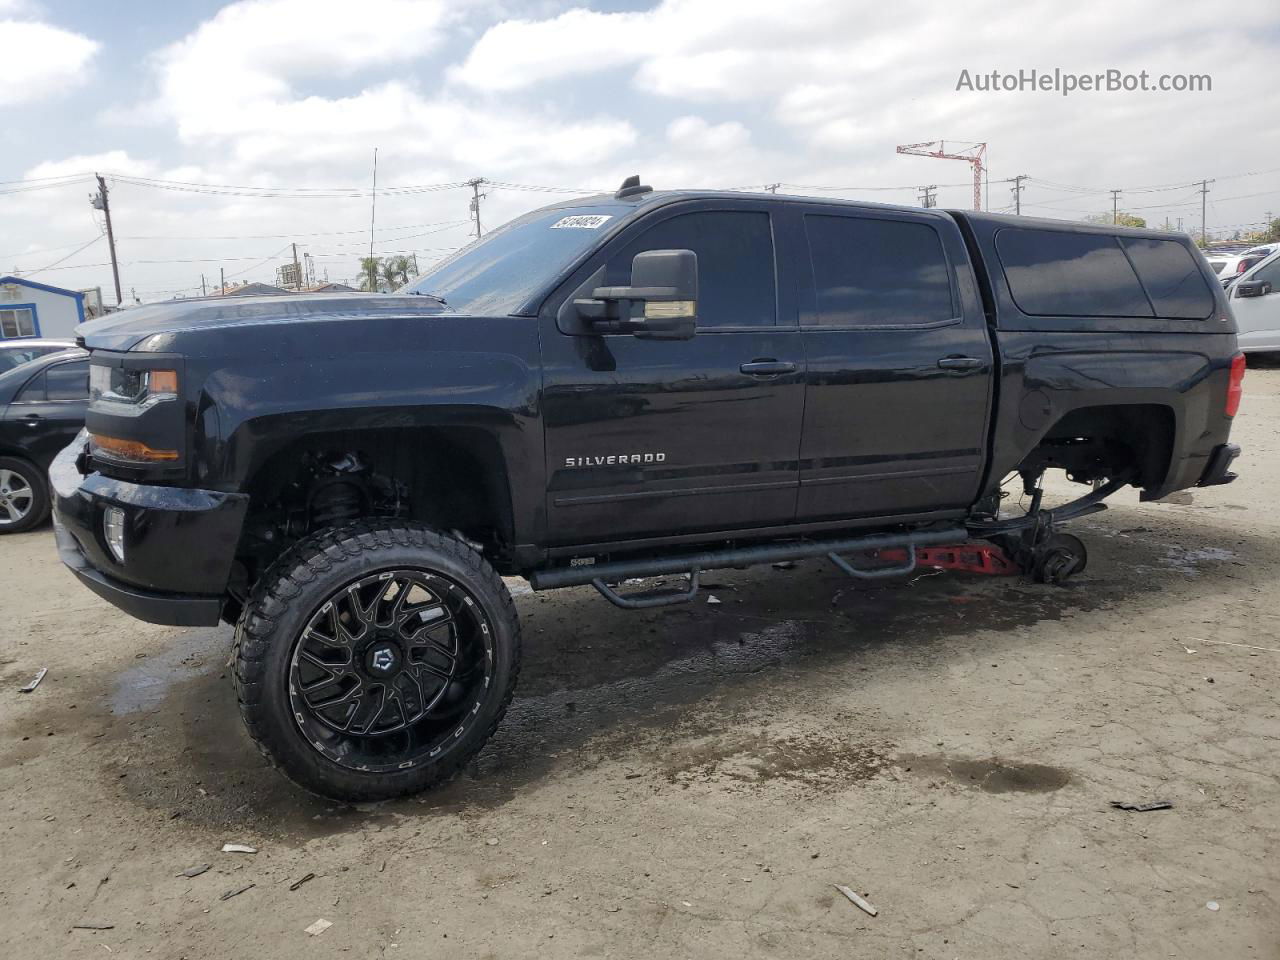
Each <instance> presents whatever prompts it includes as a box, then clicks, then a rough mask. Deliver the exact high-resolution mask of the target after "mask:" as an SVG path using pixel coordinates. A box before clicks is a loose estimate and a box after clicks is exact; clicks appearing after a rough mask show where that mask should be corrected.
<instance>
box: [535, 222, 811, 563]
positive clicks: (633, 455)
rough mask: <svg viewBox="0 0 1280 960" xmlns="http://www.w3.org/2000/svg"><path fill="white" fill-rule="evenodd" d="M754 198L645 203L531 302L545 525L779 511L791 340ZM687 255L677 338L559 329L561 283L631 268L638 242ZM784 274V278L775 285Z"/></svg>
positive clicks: (645, 523)
mask: <svg viewBox="0 0 1280 960" xmlns="http://www.w3.org/2000/svg"><path fill="white" fill-rule="evenodd" d="M770 208H771V205H770V204H769V203H768V201H747V200H742V201H739V200H722V201H712V200H698V201H690V202H684V203H677V204H670V205H667V206H663V207H659V208H658V209H656V210H654V211H653V212H652V213H650V214H648V215H647V216H645V217H643V218H642V219H640V220H638V221H637V222H636V223H634V224H631V225H630V226H629V227H628V228H627V229H626V230H624V231H623V232H622V233H620V234H619V235H618V236H616V237H614V238H613V239H612V240H611V241H610V242H609V243H608V244H607V245H606V246H605V247H604V248H603V249H602V250H601V251H600V252H599V253H597V255H596V256H595V257H594V258H592V259H591V260H590V261H589V262H588V263H587V264H585V265H584V266H583V267H582V268H581V269H580V270H578V271H577V272H575V274H574V276H573V277H571V278H570V279H569V281H567V282H566V284H564V285H563V286H562V287H561V290H560V292H559V293H558V294H557V295H556V296H553V297H552V298H550V300H549V302H548V305H547V306H546V307H545V308H544V310H543V315H542V317H541V318H540V323H541V331H542V357H543V376H544V386H543V413H544V423H545V430H546V434H545V435H546V458H547V477H548V491H547V518H548V539H549V542H550V543H552V544H557V545H565V544H574V545H580V544H602V543H608V542H616V541H622V540H627V539H634V538H668V537H679V536H680V535H684V534H690V533H696V532H705V531H719V530H726V531H728V530H734V529H742V528H746V527H765V526H769V525H771V524H783V523H790V522H791V521H792V519H793V518H794V517H795V510H796V491H797V487H798V482H799V479H798V471H797V465H796V457H797V454H798V451H799V438H800V418H801V414H802V412H803V407H804V379H803V378H804V353H803V349H802V345H801V342H800V333H799V331H798V330H797V328H796V324H795V316H796V314H795V302H794V296H793V295H792V294H790V293H788V292H787V291H788V290H790V289H791V285H790V284H785V285H780V284H779V283H778V279H777V265H776V258H775V254H774V243H773V230H772V216H773V214H772V212H771V209H770ZM673 249H674V250H692V251H694V253H696V254H697V257H698V283H699V296H698V308H697V313H698V328H697V333H696V335H695V336H694V337H693V339H691V340H682V341H656V340H639V339H636V338H635V337H632V336H630V335H604V336H602V335H597V334H587V335H583V334H580V333H567V332H565V331H564V330H563V329H561V326H560V325H558V324H557V316H556V314H557V311H558V308H559V306H560V304H561V303H563V302H564V300H565V299H566V298H571V297H574V296H577V297H584V296H589V291H584V290H581V289H579V288H581V287H582V285H583V284H584V283H586V284H587V285H588V286H594V285H595V283H594V281H593V280H592V279H591V278H593V277H595V279H596V280H598V279H599V277H598V276H596V275H597V272H598V271H599V270H600V269H601V268H603V271H604V273H603V285H606V286H608V285H615V286H617V285H627V284H629V283H630V275H631V261H632V259H633V258H634V257H635V255H636V254H637V253H640V252H642V251H646V250H673ZM784 288H785V289H784Z"/></svg>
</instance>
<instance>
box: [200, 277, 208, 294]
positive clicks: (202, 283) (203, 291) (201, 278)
mask: <svg viewBox="0 0 1280 960" xmlns="http://www.w3.org/2000/svg"><path fill="white" fill-rule="evenodd" d="M208 295H209V291H208V290H206V289H205V288H204V274H203V273H202V274H200V296H202V297H207V296H208Z"/></svg>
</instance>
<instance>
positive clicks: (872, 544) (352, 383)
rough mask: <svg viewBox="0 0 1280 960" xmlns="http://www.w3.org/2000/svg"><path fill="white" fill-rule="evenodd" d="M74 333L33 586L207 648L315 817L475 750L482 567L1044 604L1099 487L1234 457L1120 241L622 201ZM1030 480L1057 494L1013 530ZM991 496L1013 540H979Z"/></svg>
mask: <svg viewBox="0 0 1280 960" xmlns="http://www.w3.org/2000/svg"><path fill="white" fill-rule="evenodd" d="M79 329H80V332H81V333H82V335H83V338H84V341H85V342H86V343H87V345H88V346H89V347H90V349H91V350H92V359H91V371H92V372H91V380H92V384H93V388H92V397H93V399H92V401H91V403H90V405H89V411H88V415H87V417H86V428H87V429H86V433H85V435H84V436H82V437H80V438H78V439H77V441H76V442H75V443H73V444H72V445H70V446H69V447H68V448H67V449H66V450H65V451H63V452H62V453H61V454H60V455H59V456H58V458H57V460H56V461H55V462H54V464H53V467H52V468H51V471H50V474H51V479H52V483H53V486H54V487H55V500H56V506H55V520H56V523H55V532H56V535H57V539H58V548H59V551H60V553H61V555H62V558H63V560H64V562H65V563H66V564H67V566H68V567H69V568H70V569H71V570H72V571H73V572H74V573H75V574H76V575H77V576H78V577H79V578H80V579H81V581H82V582H83V583H84V584H85V585H86V586H87V587H88V588H89V589H91V590H93V591H95V592H97V593H98V594H100V595H101V596H103V597H105V598H107V599H108V600H110V601H111V602H113V603H115V604H116V605H117V606H119V607H120V608H121V609H123V610H126V611H128V612H129V613H132V614H133V615H134V616H137V617H139V618H141V619H144V620H150V621H153V622H157V623H168V624H188V625H194V624H213V623H216V622H217V621H218V620H219V618H220V617H221V618H223V619H225V620H227V621H228V622H233V623H235V624H236V644H235V650H236V652H235V668H234V678H235V684H236V688H237V690H238V695H239V700H240V705H241V712H242V715H243V718H244V720H245V722H246V725H247V727H248V730H249V733H250V734H251V736H252V737H253V738H254V739H255V740H256V741H257V743H258V744H259V746H260V747H261V748H262V750H263V752H264V754H265V755H266V756H267V757H268V758H270V760H271V761H272V763H274V764H275V765H277V766H278V767H279V769H281V770H282V771H283V772H284V773H285V774H286V775H287V776H288V777H290V778H292V779H293V780H294V781H295V782H297V783H299V784H301V785H302V786H303V787H305V788H307V789H309V790H312V791H315V792H318V793H321V794H325V795H328V796H333V797H338V798H343V799H347V800H356V799H359V800H374V799H379V798H387V797H391V796H396V795H400V794H404V793H409V792H413V791H417V790H421V789H423V788H425V787H427V786H429V785H431V784H433V783H435V782H437V781H439V780H440V779H441V778H443V777H446V776H448V775H449V774H451V773H452V772H453V771H455V770H457V769H458V768H459V767H460V765H462V764H463V763H465V762H466V761H467V760H468V759H470V758H471V757H473V756H474V755H475V754H476V753H477V752H478V751H479V750H480V749H481V748H482V746H483V745H484V743H485V742H486V741H487V740H488V739H489V737H490V736H491V735H492V733H493V731H494V729H495V728H496V727H497V725H498V723H499V721H500V720H501V718H502V716H503V714H504V712H505V710H506V708H507V705H508V703H509V702H510V700H511V697H512V694H513V690H514V687H515V681H516V676H517V674H518V672H519V663H520V627H519V623H518V621H517V618H516V613H515V608H514V606H513V604H512V602H511V597H510V595H509V593H508V592H507V589H506V587H505V586H504V584H503V582H502V580H501V579H500V575H521V576H525V577H527V578H528V579H529V581H530V583H531V585H532V586H533V588H534V589H536V590H545V589H552V588H557V587H564V586H573V585H583V584H590V585H592V586H594V587H595V589H596V590H598V591H599V592H600V593H601V594H602V595H604V597H605V598H606V599H608V600H609V601H610V602H612V603H614V604H616V605H618V606H620V607H623V608H627V609H634V608H641V607H653V606H658V605H665V604H670V603H676V602H685V601H688V600H691V599H692V598H693V597H694V596H695V595H696V594H697V592H698V584H699V575H700V573H701V572H702V571H705V570H710V569H716V568H725V567H734V566H742V565H750V564H763V563H771V562H777V561H783V560H797V559H801V558H804V557H820V556H825V557H828V558H830V559H831V560H832V562H833V563H834V564H836V565H837V566H838V567H839V568H840V569H841V570H842V571H844V572H845V573H846V574H848V575H849V576H852V577H857V578H865V577H882V576H886V575H892V574H900V573H905V572H908V571H910V570H911V569H912V567H913V566H914V564H915V560H916V549H917V548H918V547H921V546H926V545H938V544H954V543H957V542H962V541H964V540H966V539H968V538H971V537H974V538H980V539H987V540H995V541H996V542H998V543H999V544H1000V545H1002V547H1003V548H1004V549H1005V551H1006V553H1007V554H1008V555H1009V556H1010V557H1011V558H1013V559H1014V561H1015V562H1016V563H1017V564H1018V565H1019V566H1020V567H1021V568H1022V569H1023V570H1025V571H1026V572H1028V573H1029V574H1030V575H1032V576H1033V577H1034V578H1035V579H1037V580H1040V581H1044V582H1057V581H1060V580H1062V579H1064V578H1065V577H1069V576H1071V575H1072V574H1073V573H1076V572H1078V571H1079V570H1080V569H1082V568H1083V566H1084V563H1085V559H1086V555H1085V547H1084V545H1083V544H1082V543H1081V542H1080V541H1079V540H1078V539H1076V538H1075V537H1072V536H1070V535H1068V534H1065V533H1062V532H1061V525H1062V524H1063V523H1065V522H1066V521H1068V520H1069V519H1071V518H1072V517H1074V516H1080V515H1083V514H1085V513H1089V512H1092V511H1094V510H1096V509H1099V508H1101V506H1102V501H1103V500H1104V499H1105V498H1106V497H1108V496H1110V495H1111V494H1112V493H1114V492H1115V491H1116V490H1118V489H1120V488H1122V487H1124V486H1126V485H1133V486H1135V487H1138V488H1140V489H1141V491H1142V498H1143V499H1144V500H1156V499H1160V498H1161V497H1164V496H1166V495H1167V494H1169V493H1171V492H1173V491H1176V490H1181V489H1184V488H1188V487H1194V486H1209V485H1213V484H1221V483H1227V482H1230V481H1231V480H1233V479H1234V478H1235V475H1234V474H1233V473H1231V472H1230V466H1231V463H1232V461H1233V459H1234V458H1235V456H1236V455H1237V454H1238V453H1239V448H1238V447H1236V446H1235V445H1233V444H1231V443H1229V442H1228V441H1229V435H1230V432H1231V424H1232V417H1233V416H1234V415H1235V412H1236V407H1237V405H1238V403H1239V400H1240V395H1241V393H1240V390H1241V378H1242V377H1243V374H1244V357H1243V355H1241V354H1238V352H1237V346H1236V336H1235V325H1234V323H1233V322H1232V320H1231V315H1230V311H1229V310H1228V309H1227V302H1226V298H1225V296H1224V294H1223V291H1222V289H1221V287H1220V286H1219V284H1218V283H1217V282H1215V280H1214V277H1213V274H1212V273H1211V272H1210V271H1209V270H1208V267H1207V265H1206V263H1205V260H1204V258H1203V257H1202V256H1201V255H1200V253H1199V251H1198V250H1197V249H1196V248H1195V247H1194V246H1193V245H1192V244H1191V241H1190V240H1189V239H1188V238H1187V237H1185V236H1182V235H1177V234H1169V233H1160V232H1157V231H1152V230H1133V229H1125V228H1122V227H1110V226H1097V225H1090V224H1079V223H1067V222H1062V221H1050V220H1034V219H1028V218H1024V217H1012V216H998V215H993V214H986V213H974V212H969V211H951V212H946V211H941V210H924V209H919V208H909V207H889V206H880V205H875V204H864V203H853V202H840V201H834V200H816V199H815V200H808V199H801V198H795V197H782V196H773V195H771V194H764V195H759V196H750V195H743V194H738V193H712V192H702V191H696V192H654V191H652V190H650V189H649V188H648V187H644V186H641V185H640V184H639V181H638V179H636V178H631V179H630V180H629V181H628V182H627V183H625V184H624V185H623V187H622V189H620V190H619V191H618V192H617V193H616V194H611V195H605V196H597V197H593V198H589V199H584V200H576V201H571V202H567V203H563V204H558V205H555V206H551V207H547V208H544V209H541V210H538V211H535V212H533V213H530V214H527V215H525V216H523V217H520V218H519V219H517V220H514V221H512V222H511V223H509V224H507V225H506V226H504V227H502V228H500V229H498V230H494V231H493V232H492V233H490V234H489V235H488V236H486V237H485V238H484V239H483V240H480V241H478V242H476V243H474V244H472V245H470V246H468V247H467V248H465V249H464V250H462V251H460V252H459V253H458V254H456V255H455V256H454V257H453V258H452V259H450V260H448V261H445V262H443V263H442V264H439V265H437V266H435V267H434V268H432V269H431V270H430V271H428V273H427V274H426V275H424V276H423V277H422V278H420V279H418V280H416V281H415V282H414V283H412V284H411V285H410V286H409V287H407V288H406V290H405V292H403V293H401V294H393V295H372V294H337V295H332V296H324V295H314V294H312V295H306V296H288V297H284V296H277V297H269V298H260V299H255V298H247V299H244V300H241V301H239V302H237V303H226V302H221V303H214V302H207V301H198V302H192V303H182V302H169V303H165V304H154V305H148V306H141V307H135V308H133V309H130V310H129V311H127V314H124V313H122V314H120V315H117V316H114V317H109V318H104V319H102V320H96V321H93V322H90V323H88V324H85V325H83V326H81V327H80V328H79ZM1047 469H1062V470H1065V471H1066V472H1067V475H1068V477H1069V478H1070V479H1071V480H1073V481H1076V482H1078V483H1080V484H1083V485H1084V487H1083V491H1085V492H1082V496H1081V497H1080V498H1079V499H1077V500H1075V501H1073V502H1072V503H1070V504H1068V505H1066V506H1063V507H1060V508H1057V509H1055V510H1053V511H1049V510H1046V509H1044V508H1043V507H1042V504H1041V497H1040V492H1039V491H1040V483H1041V479H1042V477H1043V474H1044V472H1045V471H1046V470H1047ZM1013 473H1017V474H1019V475H1020V476H1021V479H1022V486H1021V490H1022V491H1023V492H1024V493H1025V494H1026V497H1027V500H1028V501H1029V504H1030V509H1029V511H1027V512H1026V513H1025V515H1023V514H1019V515H1015V516H1007V515H1002V513H1001V510H1000V503H1001V483H1002V481H1003V480H1004V479H1005V478H1007V477H1009V476H1010V475H1011V474H1013ZM1095 484H1096V489H1095ZM877 551H885V552H888V551H897V553H896V554H890V555H889V556H885V555H884V554H881V553H877ZM850 557H852V558H853V559H852V560H851V559H849V558H850ZM886 564H887V565H886ZM680 573H684V574H687V575H688V576H689V579H688V581H687V587H686V586H681V587H680V588H679V589H678V590H675V591H660V592H657V593H648V594H641V595H639V596H637V595H635V594H626V593H623V592H619V590H620V589H621V588H620V587H618V586H617V585H619V584H625V582H626V581H627V580H628V579H629V578H633V577H649V576H656V575H663V574H668V575H670V574H680ZM575 629H590V624H589V622H584V623H583V624H581V625H579V626H578V627H576V628H575Z"/></svg>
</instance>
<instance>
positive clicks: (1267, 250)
mask: <svg viewBox="0 0 1280 960" xmlns="http://www.w3.org/2000/svg"><path fill="white" fill-rule="evenodd" d="M1277 250H1280V243H1260V244H1258V245H1257V246H1256V247H1250V248H1249V249H1248V250H1246V251H1245V252H1244V255H1245V256H1246V257H1252V256H1257V255H1261V256H1264V257H1269V256H1271V254H1273V253H1275V252H1276V251H1277Z"/></svg>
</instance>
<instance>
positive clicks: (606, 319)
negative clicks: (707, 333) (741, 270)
mask: <svg viewBox="0 0 1280 960" xmlns="http://www.w3.org/2000/svg"><path fill="white" fill-rule="evenodd" d="M574 306H575V307H576V308H577V311H578V315H579V316H580V317H582V318H583V319H584V320H585V321H587V323H588V325H589V326H590V328H591V332H593V333H628V334H631V335H632V336H635V337H638V338H640V339H641V340H689V339H691V338H692V337H693V335H694V333H695V332H696V331H697V326H698V255H697V254H696V253H694V252H693V251H692V250H646V251H645V252H644V253H638V254H636V256H635V259H634V260H632V261H631V286H629V287H596V288H595V289H594V290H593V291H591V299H590V300H575V301H574ZM634 307H638V308H639V310H638V311H636V310H635V309H634ZM633 314H634V315H633Z"/></svg>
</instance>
